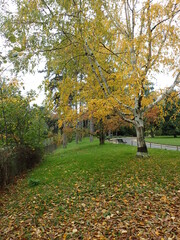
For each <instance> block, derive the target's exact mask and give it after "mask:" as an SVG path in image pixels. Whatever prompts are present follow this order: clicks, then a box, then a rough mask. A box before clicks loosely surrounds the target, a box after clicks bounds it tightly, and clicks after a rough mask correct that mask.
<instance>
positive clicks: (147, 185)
mask: <svg viewBox="0 0 180 240" xmlns="http://www.w3.org/2000/svg"><path fill="white" fill-rule="evenodd" d="M135 153H136V148H134V147H131V146H128V145H116V144H110V143H107V144H106V145H105V146H99V145H98V141H94V142H93V143H89V140H87V139H85V140H83V142H82V143H80V144H79V145H75V143H71V144H69V145H68V148H67V149H65V150H64V149H58V150H56V151H55V152H54V153H53V154H51V155H47V156H46V157H45V160H44V161H43V162H42V163H41V164H40V165H39V166H38V167H37V168H36V169H34V170H33V171H32V172H30V173H29V174H28V175H27V176H26V177H25V178H22V179H19V180H18V181H17V184H16V185H11V186H9V188H8V189H7V190H6V191H5V192H4V193H3V194H2V195H1V204H0V206H1V231H2V232H1V236H2V239H32V240H34V239H101V240H103V239H178V237H179V236H180V235H178V234H180V232H179V229H180V222H179V218H178V217H179V209H180V153H178V152H176V151H165V150H157V149H150V155H151V157H150V158H148V159H138V158H136V157H135ZM36 184H37V185H36ZM33 185H35V186H33Z"/></svg>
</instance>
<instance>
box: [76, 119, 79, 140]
mask: <svg viewBox="0 0 180 240" xmlns="http://www.w3.org/2000/svg"><path fill="white" fill-rule="evenodd" d="M78 142H79V126H78V123H77V125H76V144H78Z"/></svg>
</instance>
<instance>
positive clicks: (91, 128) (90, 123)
mask: <svg viewBox="0 0 180 240" xmlns="http://www.w3.org/2000/svg"><path fill="white" fill-rule="evenodd" d="M89 128H90V142H93V134H94V123H93V119H92V118H91V119H90V122H89Z"/></svg>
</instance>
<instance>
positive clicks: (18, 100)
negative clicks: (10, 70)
mask: <svg viewBox="0 0 180 240" xmlns="http://www.w3.org/2000/svg"><path fill="white" fill-rule="evenodd" d="M33 99H34V93H33V92H30V93H29V94H27V97H22V95H21V91H20V84H19V82H18V81H17V80H16V79H14V80H11V81H8V79H2V80H1V81H0V130H1V132H0V134H1V142H2V145H3V146H11V147H12V146H13V147H17V146H27V147H31V148H39V147H43V141H44V138H45V135H46V131H47V125H46V123H45V119H44V118H45V117H44V111H42V109H40V108H39V107H38V106H35V105H34V106H33V107H31V106H30V102H31V101H32V100H33Z"/></svg>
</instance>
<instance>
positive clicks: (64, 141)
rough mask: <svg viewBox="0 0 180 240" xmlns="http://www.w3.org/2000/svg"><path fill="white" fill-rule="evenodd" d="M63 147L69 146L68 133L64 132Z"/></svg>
mask: <svg viewBox="0 0 180 240" xmlns="http://www.w3.org/2000/svg"><path fill="white" fill-rule="evenodd" d="M62 137H63V148H66V147H67V135H66V133H63V136H62Z"/></svg>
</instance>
